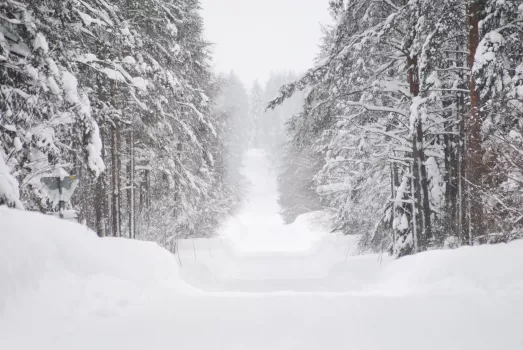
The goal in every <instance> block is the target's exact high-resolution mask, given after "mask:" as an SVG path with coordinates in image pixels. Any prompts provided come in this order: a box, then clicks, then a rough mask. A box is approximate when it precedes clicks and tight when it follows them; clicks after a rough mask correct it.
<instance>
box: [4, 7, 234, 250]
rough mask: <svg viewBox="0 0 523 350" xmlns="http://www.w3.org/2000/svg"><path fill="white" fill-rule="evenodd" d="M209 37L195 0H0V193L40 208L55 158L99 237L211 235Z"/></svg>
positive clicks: (215, 125)
mask: <svg viewBox="0 0 523 350" xmlns="http://www.w3.org/2000/svg"><path fill="white" fill-rule="evenodd" d="M207 46H208V45H207V43H206V42H205V40H204V39H203V38H202V19H201V17H200V15H199V2H198V1H197V0H144V1H117V0H113V1H107V0H85V1H80V2H78V1H73V0H64V1H57V0H44V1H40V2H37V3H36V2H24V1H3V2H1V3H0V86H1V92H0V93H1V97H0V159H1V160H2V161H1V162H0V183H3V184H5V183H8V184H9V186H10V188H11V187H13V184H14V180H13V179H16V182H18V184H17V185H16V186H14V187H18V188H15V189H13V190H12V191H11V192H8V191H7V190H6V188H8V186H6V185H3V186H2V185H0V203H7V204H9V205H18V203H19V202H17V201H16V199H14V197H13V196H15V197H16V195H15V194H13V193H15V192H16V191H17V190H18V189H19V192H20V200H21V202H22V203H23V204H24V206H25V207H26V208H27V209H30V210H41V211H49V210H50V209H51V203H49V202H48V201H47V198H46V196H45V195H44V194H43V193H42V191H41V184H40V178H41V177H43V176H48V175H49V174H52V173H53V171H55V169H64V170H66V171H68V172H70V173H74V174H76V175H78V176H80V178H81V184H80V186H79V188H78V190H77V195H76V196H75V198H74V202H73V205H74V207H75V209H78V210H79V212H80V218H81V220H83V221H85V223H86V224H87V225H89V226H90V227H92V228H94V229H95V230H96V231H97V232H98V233H99V234H100V235H113V236H127V237H131V238H134V237H138V238H147V239H154V240H156V241H158V242H159V243H161V244H163V245H169V244H170V242H171V241H172V240H173V238H176V237H179V236H188V235H194V234H211V233H212V230H213V228H214V227H216V225H215V222H216V221H217V220H219V218H222V217H223V214H224V213H225V212H228V211H229V210H230V208H231V206H232V205H233V203H232V199H231V198H232V197H231V195H230V191H231V190H230V189H229V188H228V187H227V185H226V183H225V180H224V174H223V171H222V170H221V169H219V168H218V165H219V162H220V161H221V162H223V160H224V159H227V158H228V157H229V153H228V150H225V149H224V142H225V141H224V140H225V138H226V136H225V134H226V133H228V132H229V131H228V130H227V129H225V128H223V127H221V125H222V124H221V123H222V121H221V119H222V118H225V117H226V115H224V114H223V113H221V112H217V111H216V109H215V107H214V102H213V99H214V98H215V97H216V96H217V94H218V91H219V89H220V87H219V86H218V85H219V82H218V81H217V80H216V79H215V78H214V77H213V75H212V73H211V69H210V66H209V63H208V62H209V52H208V49H207ZM4 163H5V164H4ZM2 164H4V165H2ZM6 169H8V170H6ZM202 208H206V209H205V214H203V212H202Z"/></svg>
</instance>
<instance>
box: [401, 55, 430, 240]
mask: <svg viewBox="0 0 523 350" xmlns="http://www.w3.org/2000/svg"><path fill="white" fill-rule="evenodd" d="M407 65H408V67H409V70H408V82H409V87H410V93H411V96H412V97H413V98H414V97H417V96H419V93H420V82H419V72H418V57H417V56H413V57H408V58H407ZM423 143H424V133H423V122H422V120H421V119H420V118H417V119H416V121H415V124H414V130H413V135H412V157H413V169H412V181H413V189H414V195H415V198H413V200H414V204H413V215H416V220H415V221H413V222H416V224H417V225H418V226H417V227H416V230H413V231H414V232H416V233H417V234H418V237H416V239H417V242H418V249H425V248H426V247H427V245H428V242H429V240H430V239H431V238H432V230H431V227H432V225H431V218H430V215H431V210H430V201H429V190H428V177H427V168H426V165H425V161H426V159H425V150H424V145H423ZM419 227H421V232H420V231H419V230H417V228H419Z"/></svg>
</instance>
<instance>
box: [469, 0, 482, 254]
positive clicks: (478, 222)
mask: <svg viewBox="0 0 523 350" xmlns="http://www.w3.org/2000/svg"><path fill="white" fill-rule="evenodd" d="M483 2H484V1H482V0H469V2H468V7H467V24H468V28H469V32H468V60H467V61H468V67H469V68H470V69H471V75H470V85H469V90H470V92H469V94H470V111H469V115H468V118H467V119H466V132H467V148H466V157H467V177H466V180H467V187H468V189H469V190H468V196H469V198H468V199H469V203H468V210H467V212H468V215H467V216H468V217H467V219H468V221H469V228H468V230H469V232H468V243H470V244H472V242H473V240H474V237H478V236H481V235H483V233H484V224H483V203H482V200H481V189H482V178H483V174H484V168H483V164H482V161H483V148H482V138H481V125H482V120H481V96H480V93H479V90H478V89H477V86H476V79H475V77H474V74H473V73H472V68H473V67H474V58H475V55H476V51H477V48H478V44H479V22H480V17H481V12H482V11H483Z"/></svg>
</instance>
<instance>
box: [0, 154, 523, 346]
mask: <svg viewBox="0 0 523 350" xmlns="http://www.w3.org/2000/svg"><path fill="white" fill-rule="evenodd" d="M268 165H269V164H268V163H267V160H266V158H265V156H264V155H263V153H261V152H260V151H251V152H249V155H248V158H247V161H246V175H247V176H249V178H250V179H251V181H252V183H253V187H252V189H251V191H252V192H251V196H252V197H251V200H250V201H248V202H246V204H245V207H244V208H243V210H242V211H241V213H240V214H239V215H238V217H237V218H236V219H232V220H230V221H229V222H228V223H227V225H226V226H225V229H224V231H223V233H224V236H225V237H223V236H222V237H218V238H215V239H210V240H203V239H201V240H184V241H179V242H178V252H177V254H176V255H174V256H173V255H171V254H170V253H168V252H167V251H165V250H163V249H161V248H160V247H158V246H157V245H156V244H152V243H144V242H134V241H128V240H124V239H98V238H97V237H96V236H95V234H94V233H93V232H91V231H89V230H87V229H86V228H85V227H83V226H80V225H77V224H73V223H70V222H66V221H60V220H58V219H56V218H53V217H47V216H43V215H41V214H35V213H27V212H21V211H15V210H11V209H5V208H0V223H1V224H0V349H9V350H18V349H22V350H25V349H27V350H33V349H41V350H47V349H49V350H51V349H52V350H62V349H63V350H71V349H75V350H83V349H85V350H92V349H97V350H105V349H107V350H109V349H110V350H115V349H126V350H134V349H136V350H144V349H148V350H149V349H151V350H155V349H162V350H163V349H184V350H209V349H227V350H236V349H237V350H240V349H241V350H245V349H249V350H256V349H260V350H262V349H263V350H278V349H282V350H290V349H299V350H318V349H358V350H361V349H363V350H365V349H369V350H370V349H387V350H396V349H401V350H405V349H407V350H408V349H416V350H419V349H423V350H425V349H434V350H442V349H445V350H449V349H450V350H452V349H460V350H462V349H471V350H482V349H485V350H492V349H503V350H512V349H521V344H523V333H522V332H521V329H520V328H521V324H522V322H523V254H522V252H523V242H522V241H518V242H513V243H511V244H508V245H504V244H502V245H496V246H482V247H474V248H461V249H457V250H448V251H432V252H427V253H423V254H418V255H416V256H412V257H407V258H403V259H400V260H392V259H390V258H387V257H384V256H379V255H359V256H358V255H354V253H355V251H356V250H355V246H356V244H357V237H340V236H336V235H333V234H327V233H326V232H327V231H328V230H326V227H324V226H323V225H313V222H316V223H317V222H320V223H321V222H322V221H323V219H322V215H326V214H323V213H314V214H308V215H306V216H304V217H301V218H299V220H298V222H297V223H296V224H294V225H290V226H285V225H283V224H282V223H281V220H279V218H278V216H277V214H276V213H277V211H278V207H277V204H276V202H275V200H276V195H275V191H276V186H275V181H274V174H271V173H270V172H268V171H267V169H268V168H269V167H268ZM313 219H314V220H313ZM239 223H241V224H239ZM265 236H267V238H266V240H265V239H264V238H263V237H265ZM293 240H297V241H298V244H297V246H294V245H293V244H292V241H293ZM258 244H259V245H258ZM260 247H262V248H263V249H259V248H260Z"/></svg>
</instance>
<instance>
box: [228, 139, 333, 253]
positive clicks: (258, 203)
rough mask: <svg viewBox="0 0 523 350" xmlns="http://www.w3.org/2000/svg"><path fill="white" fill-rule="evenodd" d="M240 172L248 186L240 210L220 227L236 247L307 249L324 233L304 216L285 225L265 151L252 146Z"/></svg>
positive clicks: (274, 179) (272, 171)
mask: <svg viewBox="0 0 523 350" xmlns="http://www.w3.org/2000/svg"><path fill="white" fill-rule="evenodd" d="M242 174H243V176H245V177H246V178H247V179H248V180H249V182H250V183H251V186H250V188H249V190H250V191H249V195H248V197H247V200H246V202H245V204H244V206H243V207H242V208H241V210H240V212H239V213H238V214H237V215H235V216H234V217H233V218H231V219H230V220H229V221H228V222H227V223H226V224H225V225H224V227H223V229H222V232H221V235H222V236H224V237H227V238H230V239H231V241H232V242H234V245H235V247H236V248H237V249H238V250H241V251H244V252H247V251H250V252H254V251H277V250H279V251H286V252H288V251H291V250H307V249H310V248H311V247H312V245H313V244H314V242H315V241H317V240H318V239H320V238H321V236H322V235H325V233H326V232H324V231H321V230H319V231H318V230H310V229H309V227H308V226H307V222H305V220H303V219H302V220H298V222H297V223H296V224H295V225H291V226H285V225H284V222H283V218H282V217H281V216H280V214H279V213H280V207H279V205H278V185H277V180H276V178H277V175H276V174H275V170H274V169H273V166H272V165H271V163H270V161H269V159H268V157H267V156H266V154H265V153H264V151H262V150H259V149H251V150H249V151H248V152H247V156H246V157H245V161H244V166H243V169H242Z"/></svg>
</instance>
